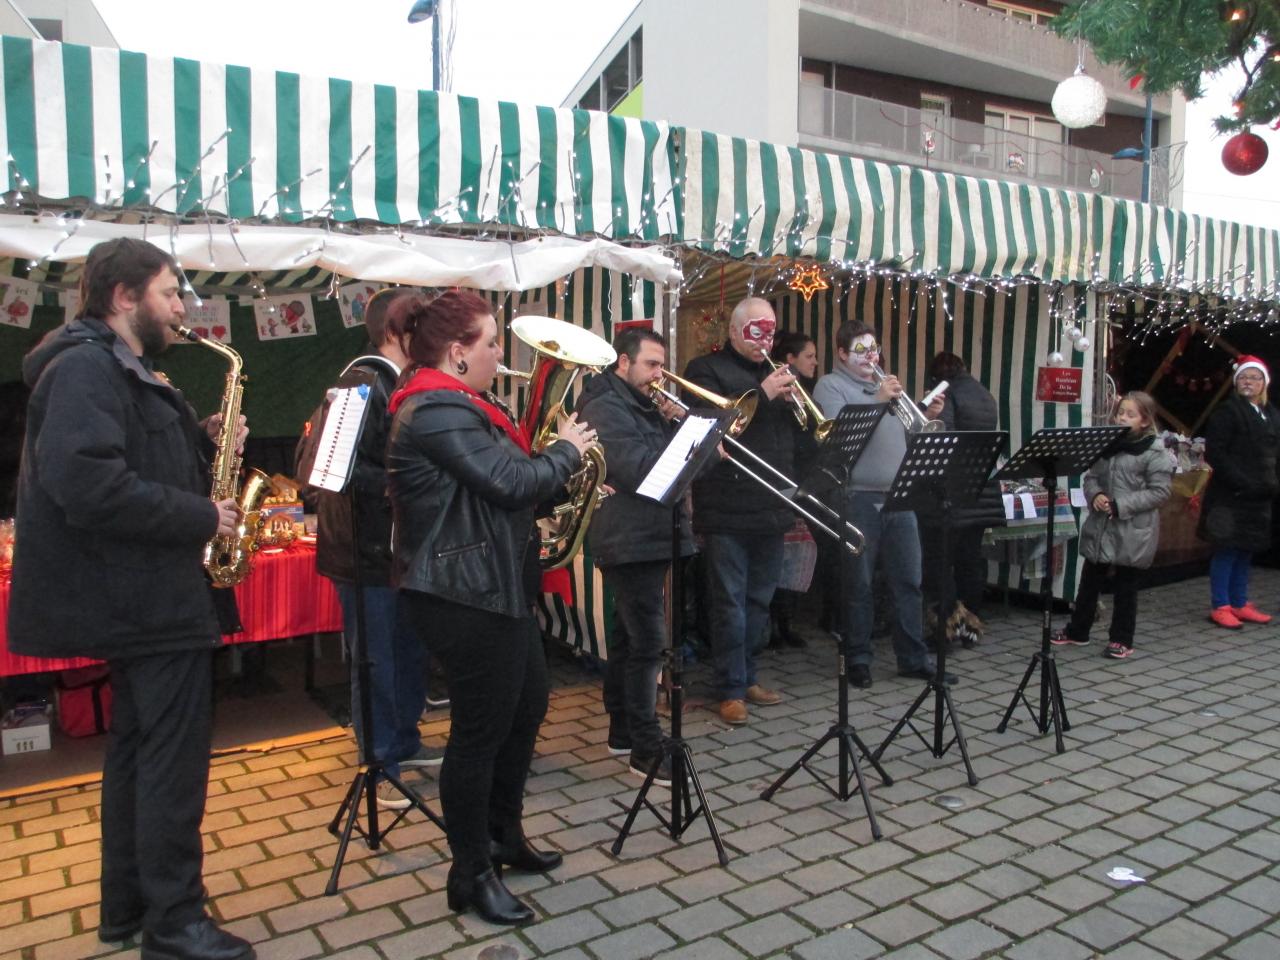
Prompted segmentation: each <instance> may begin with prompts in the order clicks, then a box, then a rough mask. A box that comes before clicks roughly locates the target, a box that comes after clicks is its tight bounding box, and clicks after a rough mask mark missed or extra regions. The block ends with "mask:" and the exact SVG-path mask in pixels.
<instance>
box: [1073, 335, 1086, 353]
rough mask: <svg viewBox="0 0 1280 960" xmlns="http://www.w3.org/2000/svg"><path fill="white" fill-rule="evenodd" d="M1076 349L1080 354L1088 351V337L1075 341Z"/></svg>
mask: <svg viewBox="0 0 1280 960" xmlns="http://www.w3.org/2000/svg"><path fill="white" fill-rule="evenodd" d="M1076 349H1077V350H1079V351H1080V352H1081V353H1084V352H1085V351H1086V350H1088V349H1089V338H1088V337H1081V338H1080V339H1079V340H1077V341H1076Z"/></svg>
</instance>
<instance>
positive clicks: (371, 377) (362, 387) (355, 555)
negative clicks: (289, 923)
mask: <svg viewBox="0 0 1280 960" xmlns="http://www.w3.org/2000/svg"><path fill="white" fill-rule="evenodd" d="M376 381H377V374H375V373H374V372H373V371H371V370H364V369H360V368H358V367H357V368H354V369H349V370H347V371H345V372H344V373H343V374H342V376H341V377H339V378H338V382H337V384H336V385H335V386H334V387H332V388H331V389H330V390H328V391H327V392H326V394H325V404H324V415H323V417H322V421H323V422H322V426H321V433H320V441H319V443H318V444H317V445H316V448H315V457H314V460H313V461H312V462H311V463H306V462H304V463H303V464H302V465H301V466H302V470H301V471H300V472H301V473H302V474H303V475H304V476H306V477H307V478H308V481H307V482H308V484H310V485H311V486H313V487H318V488H320V489H322V490H327V491H329V492H330V493H336V494H345V495H346V497H347V501H348V505H349V506H350V508H351V551H352V559H353V561H354V563H353V575H354V581H353V582H354V586H355V590H354V591H353V592H354V594H355V604H356V609H355V621H356V635H355V636H354V637H350V638H348V639H349V641H350V644H351V658H352V661H353V662H354V664H355V667H356V676H357V682H358V683H359V684H360V756H361V761H360V766H359V769H358V770H357V771H356V775H355V778H354V779H353V780H352V781H351V786H350V788H348V790H347V794H346V796H345V797H343V800H342V803H341V804H340V805H339V807H338V810H337V812H336V813H335V814H334V815H333V820H331V821H330V823H329V832H330V833H331V834H333V835H334V836H340V839H339V841H338V855H337V858H336V859H335V860H334V862H333V870H332V871H331V872H330V874H329V882H328V883H327V884H326V885H325V888H324V892H325V893H326V894H328V895H329V896H333V895H334V894H335V893H337V892H338V875H339V874H340V873H341V872H342V864H343V862H344V861H345V860H346V856H347V845H348V844H349V843H350V842H351V834H352V832H353V831H355V832H358V833H359V834H360V835H361V836H362V837H364V838H365V840H366V841H367V842H368V844H369V849H370V850H376V849H378V846H379V844H381V842H382V838H383V837H385V836H386V835H387V834H388V833H390V832H391V831H392V830H393V829H395V826H396V824H398V823H399V822H400V821H401V820H403V819H404V818H405V817H406V816H407V815H408V813H409V811H410V810H412V809H414V808H417V809H418V810H420V811H421V812H422V813H424V814H425V815H426V816H427V819H429V820H430V821H431V822H432V823H434V824H435V825H436V826H437V827H439V828H440V829H441V830H443V829H444V821H443V820H442V819H440V817H439V816H438V815H436V813H435V812H434V811H432V810H431V808H430V807H428V806H427V805H426V803H424V802H423V800H422V798H421V797H420V796H418V794H417V793H415V792H414V791H412V790H410V789H409V788H408V787H407V786H405V785H404V783H403V781H401V780H400V778H399V777H397V776H395V775H394V774H390V773H388V772H387V771H386V769H385V768H384V765H383V761H382V758H381V757H377V756H374V750H373V709H372V706H371V705H370V698H371V696H372V690H371V689H370V686H371V685H370V679H369V655H368V647H367V642H366V635H365V607H364V589H363V584H362V582H361V579H360V558H359V544H360V526H359V520H358V519H357V518H358V516H359V511H358V510H357V509H356V491H355V486H354V485H353V484H352V483H351V473H352V470H353V468H354V467H355V461H356V451H357V450H358V448H359V444H360V434H361V433H362V432H363V430H364V422H365V418H366V415H367V414H368V409H369V408H368V405H367V400H368V396H369V392H370V390H372V389H373V385H374V384H375V383H376ZM379 780H386V781H387V782H388V783H390V784H391V785H392V786H393V787H395V789H396V791H397V792H399V793H400V794H401V795H402V796H403V797H405V799H407V800H408V801H409V804H410V805H409V806H408V807H405V808H404V809H403V810H400V811H398V812H397V813H396V814H395V815H394V816H393V817H392V819H391V822H390V823H388V824H387V825H386V827H383V828H379V826H378V792H377V790H378V781H379ZM362 801H363V803H364V806H365V809H366V811H367V815H368V818H369V819H368V826H367V827H365V826H362V825H360V824H359V823H357V821H358V820H359V818H360V805H361V802H362ZM343 814H346V817H347V822H346V824H345V826H343V828H342V832H341V834H340V835H339V833H338V824H339V822H341V820H342V817H343Z"/></svg>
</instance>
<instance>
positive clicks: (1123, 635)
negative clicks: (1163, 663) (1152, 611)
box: [1067, 560, 1138, 647]
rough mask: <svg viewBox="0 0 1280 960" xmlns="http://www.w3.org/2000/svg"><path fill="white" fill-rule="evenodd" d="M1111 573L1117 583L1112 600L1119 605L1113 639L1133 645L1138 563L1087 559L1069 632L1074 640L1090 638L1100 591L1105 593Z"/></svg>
mask: <svg viewBox="0 0 1280 960" xmlns="http://www.w3.org/2000/svg"><path fill="white" fill-rule="evenodd" d="M1108 577H1110V578H1111V582H1112V585H1113V593H1114V595H1113V597H1112V601H1113V604H1114V606H1115V609H1114V610H1113V611H1112V613H1111V642H1112V643H1119V644H1122V645H1123V646H1126V647H1132V646H1133V631H1134V629H1135V628H1136V626H1137V623H1138V568H1137V567H1122V566H1120V565H1119V564H1116V565H1115V566H1108V565H1107V564H1099V563H1094V562H1093V561H1092V560H1086V561H1085V562H1084V569H1082V570H1081V571H1080V585H1079V586H1078V587H1076V605H1075V607H1074V608H1073V609H1072V611H1071V621H1070V623H1068V624H1067V635H1068V636H1070V637H1071V638H1072V639H1073V640H1088V639H1089V631H1090V630H1091V629H1092V628H1093V620H1094V618H1095V617H1096V616H1097V615H1098V594H1100V593H1102V589H1103V587H1104V586H1105V584H1106V582H1107V578H1108Z"/></svg>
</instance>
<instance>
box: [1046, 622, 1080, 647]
mask: <svg viewBox="0 0 1280 960" xmlns="http://www.w3.org/2000/svg"><path fill="white" fill-rule="evenodd" d="M1049 642H1050V643H1052V644H1053V645H1054V646H1055V647H1087V646H1088V645H1089V641H1088V640H1077V639H1076V638H1075V637H1073V636H1071V634H1069V633H1067V628H1066V627H1060V628H1059V629H1057V630H1055V631H1053V633H1052V634H1050V636H1049Z"/></svg>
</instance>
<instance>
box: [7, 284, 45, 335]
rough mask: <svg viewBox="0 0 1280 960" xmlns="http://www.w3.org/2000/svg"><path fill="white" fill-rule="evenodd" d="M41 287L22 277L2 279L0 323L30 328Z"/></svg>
mask: <svg viewBox="0 0 1280 960" xmlns="http://www.w3.org/2000/svg"><path fill="white" fill-rule="evenodd" d="M39 292H40V288H39V287H38V286H37V285H36V284H34V283H32V282H31V281H30V280H23V279H22V278H21V277H5V278H4V279H3V280H0V324H5V325H6V326H10V327H22V328H23V329H28V328H30V326H31V314H32V312H33V311H34V310H35V308H36V296H37V295H38V294H39Z"/></svg>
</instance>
